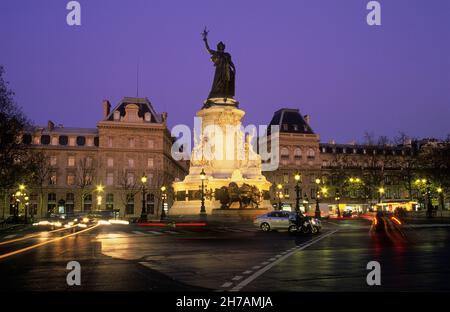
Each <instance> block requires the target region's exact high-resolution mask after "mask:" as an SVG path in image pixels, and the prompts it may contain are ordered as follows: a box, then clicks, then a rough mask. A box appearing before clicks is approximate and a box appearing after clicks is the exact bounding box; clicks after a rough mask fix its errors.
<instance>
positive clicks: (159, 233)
mask: <svg viewBox="0 0 450 312" xmlns="http://www.w3.org/2000/svg"><path fill="white" fill-rule="evenodd" d="M147 233H152V234H155V235H162V233H161V232H156V231H147Z"/></svg>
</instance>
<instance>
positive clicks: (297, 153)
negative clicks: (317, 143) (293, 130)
mask: <svg viewBox="0 0 450 312" xmlns="http://www.w3.org/2000/svg"><path fill="white" fill-rule="evenodd" d="M294 158H295V159H296V160H299V159H302V150H301V149H300V148H298V147H297V148H296V149H295V151H294Z"/></svg>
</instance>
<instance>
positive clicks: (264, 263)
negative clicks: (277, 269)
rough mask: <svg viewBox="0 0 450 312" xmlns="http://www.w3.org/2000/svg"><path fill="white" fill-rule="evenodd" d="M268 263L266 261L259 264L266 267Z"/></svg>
mask: <svg viewBox="0 0 450 312" xmlns="http://www.w3.org/2000/svg"><path fill="white" fill-rule="evenodd" d="M268 263H269V262H268V261H264V262H262V263H261V264H262V265H266V264H268Z"/></svg>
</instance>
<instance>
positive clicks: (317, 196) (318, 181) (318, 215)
mask: <svg viewBox="0 0 450 312" xmlns="http://www.w3.org/2000/svg"><path fill="white" fill-rule="evenodd" d="M315 182H316V185H317V191H316V211H315V215H316V218H320V206H319V204H320V190H319V189H318V188H319V185H320V183H322V180H320V179H319V178H317V179H316V181H315Z"/></svg>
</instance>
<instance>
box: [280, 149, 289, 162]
mask: <svg viewBox="0 0 450 312" xmlns="http://www.w3.org/2000/svg"><path fill="white" fill-rule="evenodd" d="M280 154H281V159H289V149H288V148H287V147H282V148H281V152H280Z"/></svg>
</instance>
